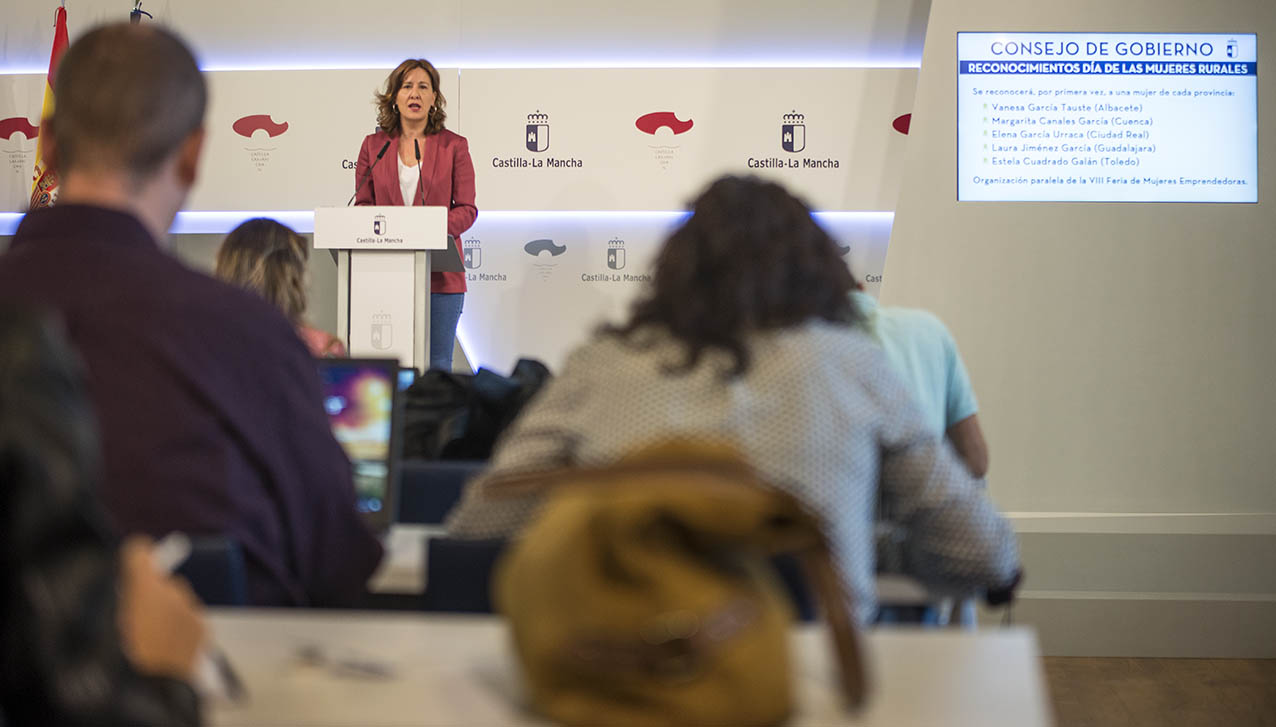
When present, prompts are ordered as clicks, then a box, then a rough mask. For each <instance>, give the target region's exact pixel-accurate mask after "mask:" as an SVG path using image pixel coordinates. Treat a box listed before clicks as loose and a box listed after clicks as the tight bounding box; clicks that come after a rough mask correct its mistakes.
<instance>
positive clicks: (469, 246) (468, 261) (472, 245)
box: [462, 237, 483, 270]
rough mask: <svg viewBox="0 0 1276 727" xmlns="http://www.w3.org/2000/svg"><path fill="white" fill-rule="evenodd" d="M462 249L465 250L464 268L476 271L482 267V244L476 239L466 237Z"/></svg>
mask: <svg viewBox="0 0 1276 727" xmlns="http://www.w3.org/2000/svg"><path fill="white" fill-rule="evenodd" d="M462 247H464V248H465V267H467V268H469V269H470V270H478V269H479V268H481V267H483V243H482V242H480V241H479V239H478V238H477V237H467V238H465V240H464V244H463V245H462Z"/></svg>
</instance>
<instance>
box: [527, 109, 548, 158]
mask: <svg viewBox="0 0 1276 727" xmlns="http://www.w3.org/2000/svg"><path fill="white" fill-rule="evenodd" d="M526 146H527V150H528V151H535V152H541V151H547V150H548V149H549V114H542V113H541V112H540V110H539V109H537V111H536V113H534V114H528V115H527V141H526Z"/></svg>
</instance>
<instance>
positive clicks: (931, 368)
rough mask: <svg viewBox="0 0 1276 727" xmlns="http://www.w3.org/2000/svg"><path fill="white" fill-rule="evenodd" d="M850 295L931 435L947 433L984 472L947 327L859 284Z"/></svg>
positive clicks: (972, 466) (973, 407)
mask: <svg viewBox="0 0 1276 727" xmlns="http://www.w3.org/2000/svg"><path fill="white" fill-rule="evenodd" d="M851 298H852V299H853V300H854V302H855V305H856V307H858V308H859V311H860V313H861V314H863V316H864V328H865V330H867V331H868V332H869V334H870V335H872V336H873V338H874V339H875V340H876V341H877V342H878V343H879V344H881V346H882V350H883V351H884V352H885V353H886V360H888V361H890V362H891V365H892V366H893V367H894V369H895V372H896V373H898V374H899V375H900V377H901V378H903V379H904V383H905V384H906V385H908V387H909V388H910V389H911V390H912V391H913V400H914V401H915V402H916V403H917V405H918V407H920V408H921V410H922V417H923V418H924V420H925V421H926V425H927V426H928V427H929V428H930V430H931V431H932V432H934V433H935V435H936V436H943V437H947V438H948V441H949V442H951V443H952V445H953V447H954V448H955V449H956V450H957V454H958V455H960V456H961V459H962V461H963V462H965V463H966V469H968V470H970V474H972V475H974V476H975V477H984V476H985V475H987V474H988V444H987V442H986V441H985V440H984V433H983V429H982V428H981V427H980V426H979V414H978V412H979V406H978V404H976V402H975V391H974V388H973V387H972V386H971V384H970V374H968V373H966V364H965V363H964V362H962V360H961V353H959V352H958V351H957V342H956V341H954V340H953V334H951V333H949V331H948V327H947V326H945V325H944V322H943V321H941V320H939V317H938V316H936V315H935V314H934V313H931V312H929V311H924V310H920V309H916V308H900V307H897V306H883V305H878V303H877V299H876V298H874V297H873V296H871V295H869V294H868V293H866V292H864V286H863V285H859V284H857V285H856V290H855V292H854V293H852V294H851Z"/></svg>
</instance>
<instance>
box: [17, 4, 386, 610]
mask: <svg viewBox="0 0 1276 727" xmlns="http://www.w3.org/2000/svg"><path fill="white" fill-rule="evenodd" d="M55 84H56V89H55V90H56V92H57V96H58V99H59V100H58V106H57V109H56V110H55V111H54V113H53V115H52V116H51V117H49V118H46V119H45V120H44V123H43V125H42V127H41V131H40V139H41V144H43V145H44V147H43V152H44V155H45V161H46V162H47V163H49V165H50V167H52V168H54V169H57V171H58V179H59V183H60V192H59V197H58V203H57V204H56V205H54V206H53V207H50V208H47V209H37V210H32V211H31V212H29V213H28V214H27V215H26V216H25V217H24V218H23V219H22V222H21V224H20V225H19V226H18V230H17V233H16V234H15V235H14V237H13V240H12V242H11V243H10V244H9V247H8V249H7V250H5V251H4V252H3V253H0V301H13V302H20V303H24V304H27V305H39V306H42V307H45V308H48V309H50V310H53V311H56V312H57V313H58V314H59V315H60V317H61V318H62V320H63V321H64V322H65V324H66V330H67V333H68V336H69V338H70V339H71V343H72V344H73V345H74V346H75V348H76V349H77V350H78V351H79V354H80V356H81V357H82V358H83V360H84V363H85V368H86V374H87V375H86V381H87V384H88V386H87V390H88V393H89V398H90V401H91V403H92V405H93V409H94V411H95V413H96V415H97V417H98V423H99V431H100V432H101V436H102V455H103V476H102V483H101V487H100V488H99V497H100V499H101V502H102V503H103V504H104V505H105V507H106V510H107V512H108V514H109V515H110V516H111V519H112V523H113V525H114V526H115V527H116V528H117V529H118V531H119V532H122V533H142V534H146V535H149V536H151V537H160V536H162V535H164V534H166V533H168V532H170V531H173V530H179V531H182V532H185V533H188V534H190V535H218V536H222V537H226V538H231V539H233V540H235V541H237V542H238V543H239V544H240V546H241V547H242V548H243V552H244V566H245V568H244V570H245V575H246V581H247V591H248V594H247V595H248V600H249V602H250V603H251V604H253V605H259V606H342V605H353V604H357V603H360V602H361V601H362V599H363V597H364V595H365V593H366V589H365V586H366V584H367V581H368V577H369V576H370V575H371V574H372V571H373V570H374V569H375V568H376V566H377V563H378V562H379V561H380V559H381V555H382V549H381V544H380V542H378V540H377V538H376V537H375V536H374V535H373V534H372V533H371V532H370V531H369V530H368V528H367V526H366V525H365V523H364V522H363V521H362V519H361V518H360V516H359V513H358V512H357V510H356V507H355V492H354V484H353V481H352V476H351V471H350V461H349V460H348V459H347V458H346V455H345V452H344V451H342V449H341V446H340V445H339V444H337V441H336V439H334V438H333V435H332V430H331V428H330V427H329V424H328V416H327V413H326V412H325V411H324V407H323V394H322V391H321V388H320V383H319V372H318V371H316V370H315V364H314V359H313V358H312V357H311V356H310V353H309V351H307V350H306V347H305V346H304V345H303V344H302V342H301V341H300V340H299V339H298V338H297V336H296V334H295V333H294V329H293V327H292V325H291V324H290V323H289V322H288V321H287V320H286V319H285V318H284V317H283V315H282V314H281V313H280V312H279V310H278V309H276V308H275V307H274V306H272V305H270V304H269V303H267V302H266V301H264V300H262V299H261V297H260V296H258V295H254V294H251V293H248V292H246V291H243V290H239V289H237V288H235V287H233V286H230V285H227V284H225V283H223V282H221V281H219V280H215V279H213V278H212V277H210V276H207V275H203V274H201V273H198V272H196V271H193V270H191V269H190V268H188V267H187V266H185V265H183V264H182V263H181V262H180V261H179V260H177V259H176V258H175V257H174V256H173V255H171V254H170V253H169V251H168V249H167V248H168V244H169V243H168V230H169V227H170V226H171V225H172V222H173V219H174V217H175V216H176V214H177V211H178V210H179V209H180V208H181V207H182V204H183V203H184V201H185V199H186V196H187V194H188V193H189V192H190V190H191V188H192V186H193V185H194V184H195V181H196V180H197V179H198V177H199V168H200V166H199V165H200V156H201V150H202V148H203V141H204V126H203V124H204V112H205V109H206V105H207V87H206V85H205V82H204V77H203V75H202V74H201V73H200V71H199V66H198V65H196V63H195V58H194V56H192V55H191V52H190V50H189V49H188V48H187V47H186V46H185V44H183V43H182V41H181V40H180V39H179V38H177V37H176V36H174V35H173V34H172V33H170V32H169V31H167V30H165V29H163V28H161V27H159V26H156V25H130V24H128V23H118V24H112V25H104V26H101V27H98V28H94V29H91V30H89V31H88V32H86V33H85V34H84V35H81V36H80V37H79V38H77V39H76V41H75V42H74V43H72V44H71V45H70V47H69V48H67V50H66V53H65V54H64V55H63V56H62V58H61V60H60V61H59V63H58V72H57V77H56V79H55Z"/></svg>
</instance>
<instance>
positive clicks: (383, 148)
mask: <svg viewBox="0 0 1276 727" xmlns="http://www.w3.org/2000/svg"><path fill="white" fill-rule="evenodd" d="M375 98H376V106H377V126H378V127H379V128H378V129H377V131H376V132H375V133H372V134H369V135H368V136H366V137H364V139H363V146H362V147H360V149H359V161H358V164H357V165H356V181H355V185H356V186H355V204H359V205H441V206H446V207H447V208H448V215H447V232H448V234H449V235H451V236H452V237H453V238H454V239H455V245H456V252H457V255H459V256H462V257H464V251H463V249H462V247H461V234H462V233H464V232H465V231H466V230H468V229H470V226H471V225H473V224H474V219H475V218H476V217H478V207H475V206H474V164H473V163H472V162H471V161H470V148H469V144H468V143H467V142H466V140H465V137H463V136H460V135H459V134H454V133H452V132H451V131H448V130H447V129H446V128H444V122H445V121H446V120H447V113H446V112H445V111H444V110H443V107H444V106H445V105H446V104H447V101H446V100H445V99H444V98H443V94H442V93H441V92H440V91H439V72H438V70H437V69H435V67H434V66H433V64H431V63H430V62H429V61H427V60H424V59H412V58H409V59H408V60H406V61H403V62H402V63H400V64H399V66H398V67H397V68H395V69H394V70H393V71H392V72H391V73H390V75H389V77H388V78H386V81H385V88H384V89H382V91H381V92H380V93H377V94H375ZM389 152H393V154H390V153H389ZM383 157H389V158H383ZM464 300H465V273H463V272H432V273H431V274H430V368H442V369H445V370H448V371H450V370H451V369H452V347H453V341H454V340H455V338H456V324H457V321H459V320H460V318H461V308H462V304H463V302H464Z"/></svg>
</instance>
